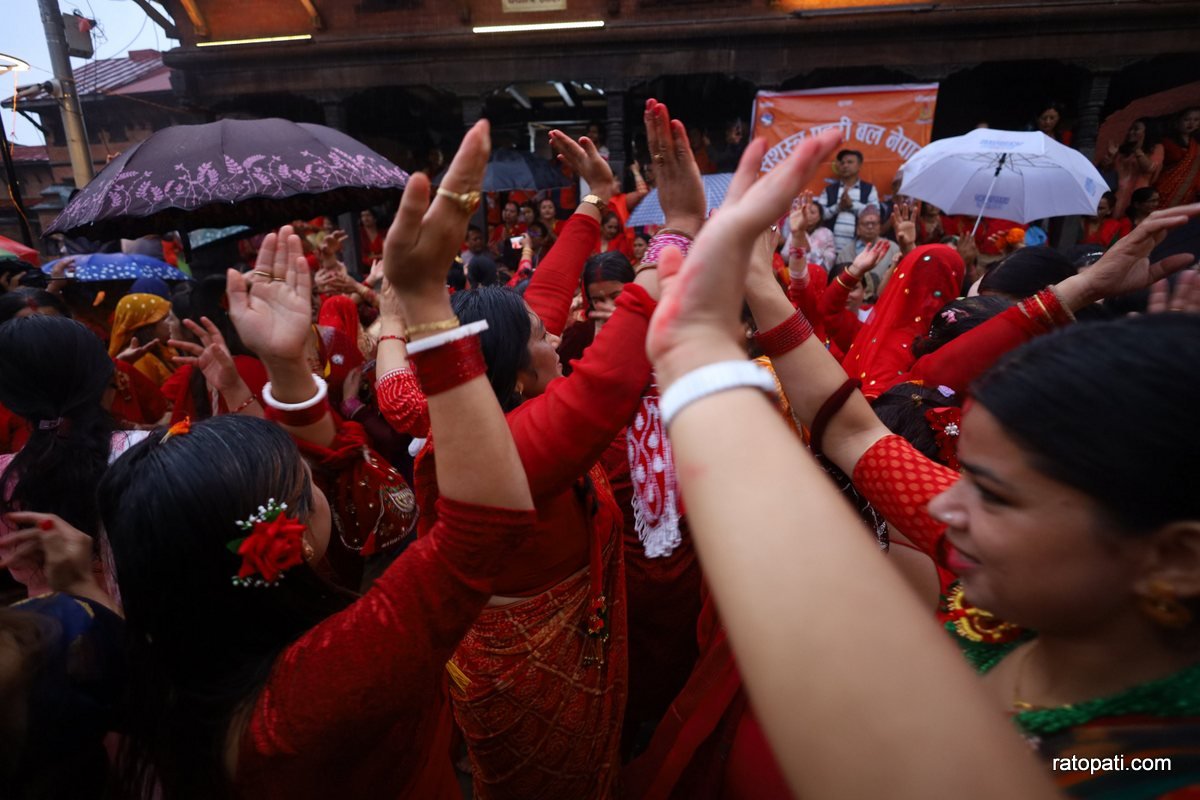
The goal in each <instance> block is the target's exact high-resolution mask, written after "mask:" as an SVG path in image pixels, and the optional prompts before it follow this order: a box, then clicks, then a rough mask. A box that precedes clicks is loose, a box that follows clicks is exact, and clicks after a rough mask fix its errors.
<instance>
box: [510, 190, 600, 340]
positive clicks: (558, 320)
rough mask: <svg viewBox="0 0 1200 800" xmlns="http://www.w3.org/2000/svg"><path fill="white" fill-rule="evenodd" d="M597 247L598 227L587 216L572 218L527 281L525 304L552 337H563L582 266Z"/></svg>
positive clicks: (573, 215) (598, 240) (579, 215)
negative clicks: (539, 319)
mask: <svg viewBox="0 0 1200 800" xmlns="http://www.w3.org/2000/svg"><path fill="white" fill-rule="evenodd" d="M599 244H600V223H599V222H597V221H596V220H594V219H592V217H590V216H588V215H587V214H572V215H571V218H570V219H568V220H567V222H566V224H565V225H563V229H562V233H560V234H559V236H558V241H556V242H555V243H554V246H553V247H551V248H550V250H549V251H548V252H547V253H546V255H545V257H544V258H543V259H542V261H541V263H540V264H538V268H537V271H535V272H534V273H533V278H532V279H530V281H529V287H528V288H527V289H526V290H525V302H526V303H528V304H529V307H530V308H531V309H533V312H534V313H535V314H537V315H538V317H540V318H541V320H542V324H543V325H545V326H546V330H547V331H548V332H550V333H551V334H553V335H554V336H562V332H563V330H564V329H565V328H566V327H567V314H568V313H569V312H570V310H571V300H572V299H573V298H574V297H575V292H576V291H577V290H578V289H579V288H580V286H579V279H580V277H581V276H582V275H583V265H584V264H585V263H586V262H587V260H588V257H589V256H591V255H592V253H594V252H596V248H597V246H598V245H599Z"/></svg>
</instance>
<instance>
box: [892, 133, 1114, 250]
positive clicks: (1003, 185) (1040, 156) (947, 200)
mask: <svg viewBox="0 0 1200 800" xmlns="http://www.w3.org/2000/svg"><path fill="white" fill-rule="evenodd" d="M901 170H902V174H903V176H904V177H903V183H902V184H901V189H900V191H901V192H902V193H903V194H905V195H907V196H909V197H915V198H917V199H918V200H921V201H923V202H926V203H932V204H933V205H935V206H937V207H938V208H940V209H941V210H942V211H944V212H946V213H947V214H974V215H975V228H978V227H979V220H980V219H982V218H983V216H984V215H985V214H986V215H987V216H989V217H997V218H999V219H1007V220H1012V221H1014V222H1022V223H1024V222H1032V221H1033V220H1037V219H1045V218H1047V217H1066V216H1070V215H1073V214H1084V215H1087V216H1094V215H1095V213H1096V206H1097V204H1099V202H1100V195H1101V194H1103V193H1104V192H1105V191H1107V189H1108V185H1107V184H1106V183H1105V182H1104V179H1103V178H1102V177H1100V173H1099V172H1097V171H1096V168H1095V167H1094V166H1092V162H1091V161H1089V160H1088V159H1087V158H1086V157H1085V156H1084V155H1083V154H1082V153H1080V152H1079V151H1078V150H1072V149H1071V148H1069V147H1067V146H1065V145H1062V144H1059V143H1058V142H1056V141H1054V140H1053V139H1051V138H1050V137H1049V136H1047V135H1046V134H1044V133H1042V132H1041V131H1001V130H996V129H995V128H977V129H976V130H973V131H971V132H970V133H968V134H966V135H965V136H954V137H952V138H949V139H940V140H938V141H936V142H933V143H931V144H929V145H926V146H925V147H923V148H921V149H920V150H918V151H917V152H916V153H915V154H914V155H913V157H912V158H910V159H909V160H908V161H907V162H905V164H904V166H903V167H901ZM971 233H972V235H974V233H975V230H974V229H972V231H971Z"/></svg>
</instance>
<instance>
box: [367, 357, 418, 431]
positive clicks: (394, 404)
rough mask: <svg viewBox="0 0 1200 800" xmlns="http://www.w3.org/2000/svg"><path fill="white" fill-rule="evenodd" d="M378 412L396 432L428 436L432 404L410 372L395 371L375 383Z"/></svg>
mask: <svg viewBox="0 0 1200 800" xmlns="http://www.w3.org/2000/svg"><path fill="white" fill-rule="evenodd" d="M375 396H376V398H377V399H378V401H379V412H380V413H381V414H383V418H384V419H386V420H387V422H388V424H389V425H391V426H392V428H393V429H394V430H395V431H396V432H397V433H408V434H411V435H413V436H415V437H417V438H419V439H424V438H426V437H428V436H429V401H427V400H426V399H425V394H424V392H422V391H421V385H420V384H419V383H417V377H416V375H414V374H413V371H412V370H411V369H394V370H392V371H391V372H389V373H388V374H386V375H384V376H383V377H381V378H380V379H379V381H378V382H377V383H376V384H375Z"/></svg>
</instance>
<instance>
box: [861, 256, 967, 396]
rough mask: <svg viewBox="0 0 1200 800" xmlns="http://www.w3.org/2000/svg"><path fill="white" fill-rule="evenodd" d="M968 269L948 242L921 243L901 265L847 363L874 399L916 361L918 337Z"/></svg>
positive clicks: (868, 394)
mask: <svg viewBox="0 0 1200 800" xmlns="http://www.w3.org/2000/svg"><path fill="white" fill-rule="evenodd" d="M965 269H966V267H965V266H964V264H963V260H962V258H961V257H960V256H959V255H958V253H957V252H956V251H955V250H954V249H953V248H950V247H947V246H946V245H943V244H928V245H923V246H921V247H918V248H917V249H915V250H913V251H912V252H911V253H909V254H908V255H907V256H905V257H904V258H903V259H901V261H900V263H899V264H898V265H897V266H896V267H895V272H894V274H893V275H892V277H891V280H889V281H888V283H887V286H885V287H884V290H883V296H882V297H880V298H879V302H878V303H876V304H875V308H874V309H872V311H871V315H870V316H869V317H867V321H866V323H865V324H864V325H863V327H862V330H860V331H859V332H858V335H857V336H855V337H854V344H852V345H850V349H849V350H847V351H846V358H845V359H844V360H843V361H842V366H843V367H845V369H846V374H847V375H849V376H850V377H851V378H856V379H858V380H859V381H860V382H861V383H862V390H863V394H864V395H866V396H867V398H868V399H874V398H875V397H878V396H879V395H880V394H881V393H882V392H883V391H884V390H886V389H887V388H888V387H889V386H891V385H892V384H893V383H895V376H896V375H901V374H904V373H905V372H907V371H908V370H909V368H910V367H911V366H912V365H913V362H914V361H915V359H914V358H913V354H912V343H913V339H914V338H915V337H916V336H917V335H918V334H922V333H927V332H928V331H929V323H930V322H931V321H932V319H933V315H934V314H936V313H937V312H938V311H940V310H941V309H942V307H943V306H944V305H946V303H949V302H950V301H951V300H953V299H954V298H956V297H958V292H959V289H960V288H961V286H962V280H963V273H964V271H965Z"/></svg>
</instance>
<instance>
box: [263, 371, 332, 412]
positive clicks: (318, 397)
mask: <svg viewBox="0 0 1200 800" xmlns="http://www.w3.org/2000/svg"><path fill="white" fill-rule="evenodd" d="M312 379H313V381H314V382H315V383H316V384H317V393H316V394H314V395H313V396H312V397H310V398H309V399H308V400H305V401H304V402H303V403H281V402H279V401H278V400H276V399H275V395H273V394H271V382H270V381H267V382H266V383H264V384H263V388H262V400H263V402H264V403H266V404H267V405H268V406H270V407H271V408H273V409H275V410H276V411H306V410H307V409H310V408H313V407H314V406H318V405H320V404H321V403H322V402H323V401H324V400H325V397H326V396H327V395H328V394H329V385H328V384H327V383H325V381H324V380H322V379H321V378H320V377H319V376H317V375H313V376H312Z"/></svg>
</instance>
